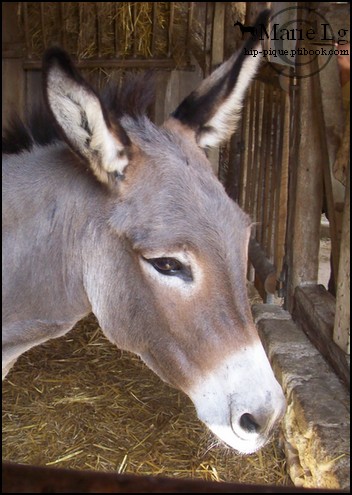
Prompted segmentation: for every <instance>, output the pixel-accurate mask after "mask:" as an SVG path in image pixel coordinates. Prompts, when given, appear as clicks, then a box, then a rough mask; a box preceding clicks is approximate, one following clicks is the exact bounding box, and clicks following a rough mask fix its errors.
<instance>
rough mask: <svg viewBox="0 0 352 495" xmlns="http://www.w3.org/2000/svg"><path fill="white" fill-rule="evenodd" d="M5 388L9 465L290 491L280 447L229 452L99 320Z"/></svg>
mask: <svg viewBox="0 0 352 495" xmlns="http://www.w3.org/2000/svg"><path fill="white" fill-rule="evenodd" d="M2 390H3V459H4V460H12V461H16V462H21V463H28V464H35V465H48V466H57V467H66V468H67V467H69V468H75V469H82V470H84V469H93V470H99V471H110V472H111V471H114V472H119V473H122V472H126V473H136V474H148V475H154V476H157V475H163V476H173V477H188V478H202V479H206V480H217V481H237V482H243V483H261V484H265V483H268V484H269V483H270V484H282V485H286V484H290V481H289V478H288V475H287V474H286V472H285V459H284V455H283V453H282V451H281V449H280V447H279V444H278V440H277V439H274V441H273V442H272V443H270V444H269V445H268V446H267V447H266V448H265V449H263V450H262V451H260V452H258V453H255V454H253V455H250V456H240V455H237V454H236V453H234V451H233V450H231V449H229V448H227V447H225V446H224V444H221V445H220V444H219V443H218V442H217V441H216V440H215V438H214V437H213V436H212V434H211V433H210V432H209V430H207V428H206V427H205V426H204V425H203V424H202V423H201V422H200V421H199V420H198V419H197V416H196V413H195V409H194V406H193V404H192V403H191V401H190V400H189V399H188V397H186V396H185V395H184V394H183V393H181V392H178V391H177V390H175V389H173V388H171V387H169V386H168V385H166V384H164V383H163V382H161V380H160V379H159V378H158V377H157V376H156V375H155V374H154V373H153V372H151V371H150V370H149V369H148V368H147V367H146V366H145V365H144V364H143V363H142V362H141V360H140V359H139V358H138V357H136V356H134V355H132V354H130V353H127V352H123V351H120V350H118V349H116V347H115V346H113V345H112V344H110V343H109V342H108V341H107V340H106V339H105V337H104V336H103V334H102V332H101V330H100V328H99V326H98V323H97V322H96V320H95V318H94V316H93V315H91V316H89V317H87V318H86V319H85V320H82V321H81V322H80V323H78V324H77V325H76V327H75V328H74V329H73V330H72V332H70V333H69V334H68V335H66V336H64V337H62V338H59V339H56V340H52V341H50V342H48V343H46V344H43V345H41V346H39V347H36V348H34V349H32V350H30V351H29V352H27V353H25V354H24V355H23V356H21V357H20V358H19V360H18V361H17V363H16V365H15V366H14V368H13V369H12V370H11V371H10V373H9V374H8V376H7V378H6V380H5V381H4V383H3V389H2Z"/></svg>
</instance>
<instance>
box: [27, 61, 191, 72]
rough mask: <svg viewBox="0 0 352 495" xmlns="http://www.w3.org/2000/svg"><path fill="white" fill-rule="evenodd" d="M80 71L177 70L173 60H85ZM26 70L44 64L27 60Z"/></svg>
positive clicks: (78, 65)
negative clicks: (97, 68) (97, 69)
mask: <svg viewBox="0 0 352 495" xmlns="http://www.w3.org/2000/svg"><path fill="white" fill-rule="evenodd" d="M76 66H77V67H78V68H79V69H95V68H96V67H104V68H111V69H133V68H138V69H154V68H156V69H167V70H172V69H175V67H176V66H175V62H174V61H173V60H172V59H168V58H166V59H155V58H154V59H152V58H148V59H137V58H135V59H116V58H114V59H111V60H109V59H91V58H90V59H83V60H78V61H77V62H76ZM23 68H24V69H25V70H41V68H42V62H41V61H40V60H25V61H24V63H23ZM194 69H195V68H194V66H187V67H184V68H183V70H192V71H193V70H194Z"/></svg>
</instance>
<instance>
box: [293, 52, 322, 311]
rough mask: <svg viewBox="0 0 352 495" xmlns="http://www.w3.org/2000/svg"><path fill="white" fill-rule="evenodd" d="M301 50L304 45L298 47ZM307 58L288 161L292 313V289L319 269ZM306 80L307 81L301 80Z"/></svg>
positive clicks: (316, 165) (318, 202)
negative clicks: (292, 145) (289, 175)
mask: <svg viewBox="0 0 352 495" xmlns="http://www.w3.org/2000/svg"><path fill="white" fill-rule="evenodd" d="M300 48H303V45H302V44H301V45H300ZM308 62H309V56H305V55H300V56H299V57H298V60H297V70H298V76H300V78H299V79H298V83H299V86H298V98H297V100H296V101H295V102H294V103H295V106H294V108H293V111H294V130H293V131H294V136H293V138H294V143H295V147H296V149H293V150H291V160H290V168H291V170H290V172H291V177H290V191H289V198H290V208H289V228H288V231H287V237H286V240H287V254H288V257H287V262H288V270H287V286H286V289H287V293H286V301H285V304H286V306H287V308H288V310H289V311H290V312H292V309H293V299H294V291H295V288H296V287H298V286H300V285H309V284H316V283H317V279H318V268H319V240H320V219H321V210H322V197H323V196H322V193H323V181H322V170H321V163H322V161H323V157H322V156H321V146H320V142H319V138H320V132H319V129H318V122H317V116H316V108H315V106H314V102H315V101H316V99H315V97H314V84H313V79H312V78H313V77H317V75H316V76H311V77H309V73H310V72H309V71H310V64H309V63H308ZM304 76H308V77H304Z"/></svg>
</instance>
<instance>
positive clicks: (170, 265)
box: [147, 258, 183, 275]
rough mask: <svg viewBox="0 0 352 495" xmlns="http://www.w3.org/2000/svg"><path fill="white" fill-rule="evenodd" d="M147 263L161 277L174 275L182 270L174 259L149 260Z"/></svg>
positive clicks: (181, 266)
mask: <svg viewBox="0 0 352 495" xmlns="http://www.w3.org/2000/svg"><path fill="white" fill-rule="evenodd" d="M147 261H148V263H150V264H151V265H152V266H153V267H154V268H155V270H157V271H158V272H159V273H162V274H163V275H176V274H179V273H180V272H182V270H183V265H182V263H181V262H180V261H178V260H177V259H175V258H151V259H148V260H147Z"/></svg>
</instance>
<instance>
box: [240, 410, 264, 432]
mask: <svg viewBox="0 0 352 495" xmlns="http://www.w3.org/2000/svg"><path fill="white" fill-rule="evenodd" d="M240 426H241V428H242V429H243V430H244V431H246V432H248V433H259V430H260V426H259V425H258V423H257V422H256V421H255V419H254V417H253V416H252V415H251V414H248V413H245V414H242V416H241V417H240Z"/></svg>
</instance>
